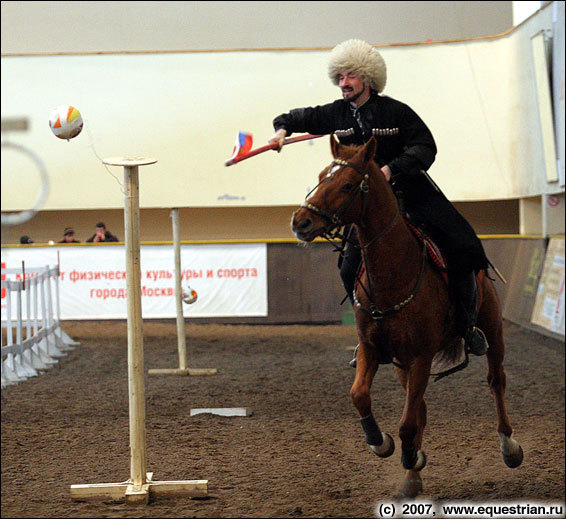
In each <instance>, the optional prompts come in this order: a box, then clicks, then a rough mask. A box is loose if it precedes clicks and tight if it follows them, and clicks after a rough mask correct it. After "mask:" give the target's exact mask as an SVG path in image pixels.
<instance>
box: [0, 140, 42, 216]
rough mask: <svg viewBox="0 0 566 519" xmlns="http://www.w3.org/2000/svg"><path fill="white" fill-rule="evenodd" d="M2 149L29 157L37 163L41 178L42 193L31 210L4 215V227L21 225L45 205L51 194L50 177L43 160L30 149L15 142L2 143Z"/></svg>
mask: <svg viewBox="0 0 566 519" xmlns="http://www.w3.org/2000/svg"><path fill="white" fill-rule="evenodd" d="M2 148H12V149H14V150H17V151H20V152H21V153H23V154H24V155H27V156H28V157H29V158H31V159H32V160H33V161H34V162H35V165H36V166H37V168H38V169H39V175H40V177H41V191H40V192H39V195H38V196H37V199H36V201H35V203H34V204H33V207H32V208H31V209H26V210H25V211H20V212H19V213H15V214H4V213H2V225H20V224H22V223H25V222H27V221H28V220H31V219H32V218H33V216H34V215H35V213H36V212H37V211H38V209H39V208H40V207H41V206H42V205H43V204H44V203H45V200H46V199H47V195H48V194H49V176H48V175H47V170H46V169H45V165H44V164H43V162H42V161H41V159H40V158H39V157H38V156H37V155H36V154H35V153H34V152H33V151H31V150H30V149H29V148H26V147H25V146H22V145H21V144H15V143H13V142H2Z"/></svg>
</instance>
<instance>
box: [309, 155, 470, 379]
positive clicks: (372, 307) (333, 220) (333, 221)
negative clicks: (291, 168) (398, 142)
mask: <svg viewBox="0 0 566 519" xmlns="http://www.w3.org/2000/svg"><path fill="white" fill-rule="evenodd" d="M331 164H332V165H338V166H344V167H349V168H352V169H353V170H354V171H357V172H358V173H359V174H360V175H361V176H362V180H361V181H360V183H359V184H358V186H357V187H356V189H355V190H353V191H352V193H351V194H350V197H349V198H348V199H347V200H345V201H344V203H342V205H340V207H339V208H338V209H337V210H336V211H335V212H334V213H330V212H328V211H325V210H324V209H321V208H320V207H318V206H316V205H314V204H312V203H310V202H306V201H305V202H304V203H303V204H302V205H301V207H302V208H304V209H308V210H310V211H312V212H313V213H315V214H317V215H319V216H321V217H322V218H324V219H325V220H327V221H328V222H329V224H328V225H327V226H326V227H325V228H324V229H323V231H324V232H323V233H321V236H322V237H323V238H325V239H326V240H327V241H329V242H331V243H332V240H335V239H336V238H340V239H342V246H341V247H337V246H336V245H335V244H334V243H333V245H334V247H335V250H337V251H340V252H341V253H342V252H343V251H344V248H345V244H346V242H348V243H350V245H351V246H354V247H357V248H359V249H360V250H361V252H362V258H363V264H364V265H365V268H366V271H367V284H368V286H367V287H365V286H364V285H363V283H362V280H361V277H360V272H361V270H360V271H358V273H357V274H356V280H357V282H358V284H359V285H360V287H361V288H362V289H363V291H364V292H365V293H366V296H367V298H368V300H369V302H370V304H369V308H366V307H364V306H362V304H361V303H360V301H359V300H358V298H357V296H356V289H355V288H354V291H353V300H354V305H356V306H357V307H358V308H359V309H360V310H362V311H363V312H365V313H366V314H367V315H369V316H370V317H371V318H372V319H373V320H374V321H375V322H376V323H378V324H379V325H382V324H383V319H384V318H385V317H388V316H390V315H393V314H396V313H397V312H400V311H401V310H403V308H405V307H406V306H407V305H408V304H409V303H411V301H413V300H414V298H415V296H416V295H417V293H418V291H419V289H420V287H421V285H422V282H423V279H424V275H425V270H426V263H427V250H426V244H425V243H424V242H423V250H422V254H421V256H422V263H421V271H420V274H419V277H418V279H417V282H416V284H415V286H414V288H413V291H412V292H411V294H410V295H409V296H408V297H407V298H406V299H404V300H403V301H401V302H400V303H397V304H395V305H393V306H391V307H390V308H387V309H385V310H378V308H377V306H376V304H375V303H374V299H375V298H374V293H373V290H372V287H371V276H370V273H369V264H368V261H367V250H368V248H369V247H370V246H371V245H372V244H374V243H375V242H377V240H379V239H380V238H382V237H383V236H384V235H385V234H387V233H388V232H389V231H391V229H393V227H394V226H395V224H396V223H397V221H398V219H399V214H400V210H399V206H397V207H396V209H397V210H396V211H395V215H394V216H393V218H392V219H391V221H390V222H389V223H388V224H387V226H386V227H385V228H384V229H382V230H381V231H380V232H379V233H378V234H377V235H376V236H374V237H373V238H372V239H371V240H370V241H369V242H368V243H366V245H361V244H358V243H355V242H354V241H352V240H351V239H350V238H349V237H347V236H344V235H343V234H341V233H340V232H339V231H338V229H340V228H341V227H343V226H344V222H343V217H344V215H345V214H346V213H347V212H348V210H349V209H350V207H351V206H352V204H353V203H354V202H355V201H356V199H357V197H358V196H361V197H362V212H361V216H360V224H359V225H360V226H361V227H365V224H364V221H365V218H366V210H367V196H368V192H369V172H368V167H369V164H368V166H366V168H365V169H363V170H362V169H360V168H359V167H358V166H356V165H355V164H353V163H351V162H348V161H346V160H342V159H334V160H333V161H332V163H331ZM335 173H336V171H334V172H332V171H331V172H330V173H329V174H328V175H327V176H326V177H325V178H323V179H322V180H321V181H320V182H319V183H318V184H317V185H316V186H315V187H314V188H313V189H312V190H311V191H310V192H309V193H308V194H307V196H306V197H305V198H308V197H309V196H310V194H311V193H312V192H314V191H315V190H316V189H317V188H318V187H319V186H320V185H321V184H322V183H323V182H324V181H326V180H331V179H332V178H333V176H334V174H335ZM344 299H346V298H344ZM392 362H393V364H394V365H395V366H397V367H398V368H401V369H403V370H406V369H407V368H406V367H405V366H403V365H401V364H399V363H397V362H396V361H395V360H392ZM467 365H468V352H467V351H466V358H465V360H464V362H462V363H461V364H460V365H458V366H455V367H453V368H451V369H449V370H447V371H444V372H442V373H440V374H436V375H432V374H431V376H435V377H436V378H435V379H434V380H435V381H437V380H440V379H441V378H443V377H445V376H447V375H451V374H452V373H455V372H457V371H460V370H462V369H464V368H465V367H466V366H467Z"/></svg>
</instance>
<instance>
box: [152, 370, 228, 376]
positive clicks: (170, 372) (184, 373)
mask: <svg viewBox="0 0 566 519" xmlns="http://www.w3.org/2000/svg"><path fill="white" fill-rule="evenodd" d="M217 373H218V370H217V369H216V368H185V369H182V368H176V369H148V370H147V374H148V375H178V376H188V375H191V376H201V375H216V374H217Z"/></svg>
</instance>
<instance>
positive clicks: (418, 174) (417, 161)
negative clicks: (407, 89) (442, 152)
mask: <svg viewBox="0 0 566 519" xmlns="http://www.w3.org/2000/svg"><path fill="white" fill-rule="evenodd" d="M273 127H274V128H275V130H276V131H277V130H279V129H281V128H284V129H285V130H286V131H287V136H289V135H291V134H292V133H293V132H308V133H311V134H315V135H320V134H323V135H324V134H330V133H335V134H336V136H337V137H338V138H339V140H340V142H341V143H342V144H346V145H351V144H355V145H361V144H364V143H366V142H367V141H368V140H369V139H370V138H371V136H372V135H373V136H374V137H375V138H376V140H377V150H376V154H375V161H376V162H377V163H378V164H379V165H380V166H381V167H383V166H384V165H387V166H389V168H390V169H391V173H392V178H391V185H392V187H393V189H394V191H395V192H396V194H397V195H398V197H400V198H402V199H403V203H404V208H405V210H406V211H407V212H408V213H409V215H410V216H411V218H412V219H414V220H416V221H418V223H419V224H421V225H422V226H424V227H425V231H426V232H427V233H428V234H429V235H430V236H431V237H432V238H433V239H434V240H435V241H436V242H437V244H438V246H439V247H440V248H441V250H442V252H443V253H444V254H445V256H446V260H447V262H448V265H449V268H450V269H451V270H453V271H457V272H469V271H470V270H475V271H479V270H482V269H486V268H487V267H488V266H489V261H488V259H487V257H486V255H485V252H484V249H483V246H482V243H481V241H480V240H479V238H478V237H477V235H476V233H475V231H474V229H473V228H472V227H471V225H470V224H469V223H468V222H467V221H466V219H465V218H464V217H463V216H462V215H461V214H460V213H459V212H458V211H457V210H456V208H455V207H454V206H453V205H452V203H451V202H450V201H449V200H448V199H447V198H446V196H444V194H443V193H442V191H441V190H440V189H439V188H438V187H437V186H436V185H435V184H434V183H433V182H432V181H431V180H430V178H429V177H428V175H426V174H423V172H425V171H427V170H428V168H429V167H430V166H431V165H432V163H433V162H434V159H435V156H436V144H435V142H434V138H433V136H432V133H431V132H430V130H429V129H428V127H427V126H426V124H425V123H424V122H423V121H422V119H421V118H420V117H419V116H418V115H417V114H416V113H415V112H414V111H413V110H412V109H411V108H410V107H409V106H408V105H406V104H404V103H401V102H400V101H397V100H395V99H392V98H390V97H387V96H380V95H377V94H376V93H375V92H372V94H371V96H370V98H369V99H368V100H367V101H366V102H365V103H364V104H363V105H362V106H361V107H359V109H358V110H356V111H354V109H353V107H352V105H351V104H350V103H349V102H347V101H345V100H343V99H338V100H336V101H334V102H333V103H329V104H326V105H322V106H315V107H310V108H296V109H293V110H291V111H290V112H288V113H286V114H281V115H279V116H278V117H276V118H275V119H274V120H273Z"/></svg>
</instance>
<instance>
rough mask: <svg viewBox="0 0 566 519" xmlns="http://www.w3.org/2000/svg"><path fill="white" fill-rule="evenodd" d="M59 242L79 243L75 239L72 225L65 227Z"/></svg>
mask: <svg viewBox="0 0 566 519" xmlns="http://www.w3.org/2000/svg"><path fill="white" fill-rule="evenodd" d="M59 243H80V241H79V240H75V231H74V229H73V228H72V227H65V230H64V231H63V239H62V240H61V241H60V242H59Z"/></svg>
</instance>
